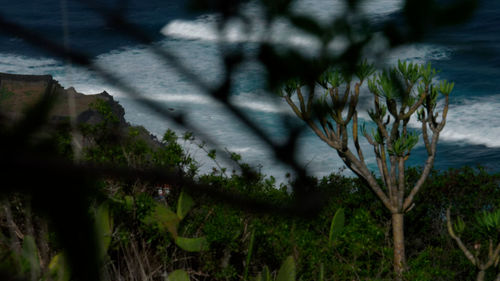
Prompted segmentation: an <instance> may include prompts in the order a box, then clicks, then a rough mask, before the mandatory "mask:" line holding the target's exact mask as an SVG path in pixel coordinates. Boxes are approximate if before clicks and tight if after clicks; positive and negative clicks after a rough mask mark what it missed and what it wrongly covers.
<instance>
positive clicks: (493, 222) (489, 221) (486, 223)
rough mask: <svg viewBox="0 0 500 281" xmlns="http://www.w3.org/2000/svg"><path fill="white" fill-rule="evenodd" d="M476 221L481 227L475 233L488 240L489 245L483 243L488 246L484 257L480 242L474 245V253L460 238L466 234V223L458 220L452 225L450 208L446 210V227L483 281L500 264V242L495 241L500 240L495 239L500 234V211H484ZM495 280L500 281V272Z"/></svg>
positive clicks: (480, 280)
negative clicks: (489, 269)
mask: <svg viewBox="0 0 500 281" xmlns="http://www.w3.org/2000/svg"><path fill="white" fill-rule="evenodd" d="M476 220H477V226H479V228H478V229H475V231H476V232H480V233H481V234H483V236H486V238H487V239H488V243H483V244H487V245H488V247H487V254H486V255H484V254H485V253H484V252H485V250H483V253H481V243H480V242H479V241H476V242H475V243H474V246H473V250H472V251H471V250H469V248H467V246H466V244H465V243H464V242H462V239H461V238H460V236H459V235H460V233H462V232H464V230H465V222H464V221H463V219H462V218H458V220H457V222H456V223H455V224H452V221H451V215H450V207H448V209H447V210H446V226H447V229H448V233H449V234H450V236H451V238H453V240H455V242H456V243H457V245H458V247H459V248H460V250H462V252H463V253H464V255H465V257H467V259H468V260H469V261H470V262H471V263H472V264H473V265H475V266H476V268H477V269H478V272H477V277H476V280H477V281H483V280H484V277H485V275H486V270H487V269H488V268H490V267H491V266H493V267H497V266H498V264H499V262H500V241H498V242H497V241H495V240H498V239H495V237H498V234H499V233H500V209H497V210H496V211H494V212H486V211H483V212H482V213H481V214H479V215H476ZM455 232H457V233H455ZM485 234H486V235H485ZM495 243H497V244H496V246H494V245H495ZM483 248H486V247H483ZM481 254H483V256H486V257H487V259H484V258H481V257H480V255H481ZM495 280H496V281H499V280H500V272H499V273H498V275H497V277H496V279H495Z"/></svg>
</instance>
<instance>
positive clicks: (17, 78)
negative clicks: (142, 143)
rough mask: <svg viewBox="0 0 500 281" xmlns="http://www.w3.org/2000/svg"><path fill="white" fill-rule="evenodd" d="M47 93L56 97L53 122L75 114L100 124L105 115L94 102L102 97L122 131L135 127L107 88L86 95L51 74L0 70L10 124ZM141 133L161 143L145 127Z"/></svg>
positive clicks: (2, 104)
mask: <svg viewBox="0 0 500 281" xmlns="http://www.w3.org/2000/svg"><path fill="white" fill-rule="evenodd" d="M46 95H51V96H52V97H54V98H55V99H54V100H55V102H54V104H53V105H52V107H51V110H50V113H49V116H48V117H49V123H50V124H57V123H60V122H67V121H70V120H71V117H74V119H73V120H74V121H75V122H76V123H91V124H95V123H98V122H100V121H101V120H102V118H103V117H102V116H101V115H100V113H99V112H97V110H96V109H94V108H93V106H92V104H95V103H96V102H97V101H98V100H101V101H104V102H106V103H107V104H108V105H109V106H110V108H111V111H112V112H113V114H114V115H115V116H116V117H117V118H118V122H119V128H120V130H121V131H122V132H126V131H127V130H128V128H130V127H131V125H130V124H129V123H128V122H127V121H126V120H125V117H124V116H125V110H124V109H123V107H122V106H121V105H120V104H119V103H118V102H117V101H115V100H114V99H113V97H112V96H111V95H110V94H108V93H107V92H105V91H103V92H102V93H100V94H94V95H85V94H82V93H78V92H77V91H76V90H75V89H74V88H73V87H70V88H67V89H64V88H63V87H62V86H61V85H60V84H59V83H58V82H57V81H56V80H54V79H53V78H52V76H51V75H19V74H6V73H0V117H2V119H3V120H7V122H9V123H14V122H16V121H17V120H19V119H21V118H22V117H23V115H24V113H25V112H26V110H27V109H29V108H30V107H31V106H33V105H34V104H36V103H37V102H38V101H40V100H41V99H42V98H43V97H44V96H46ZM141 135H142V136H141V137H142V138H144V139H146V140H147V141H148V142H149V143H150V144H151V145H158V144H159V142H158V141H157V139H156V137H154V136H152V135H151V134H150V133H149V132H148V131H146V130H145V129H143V130H141Z"/></svg>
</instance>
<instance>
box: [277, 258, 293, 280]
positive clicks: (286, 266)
mask: <svg viewBox="0 0 500 281" xmlns="http://www.w3.org/2000/svg"><path fill="white" fill-rule="evenodd" d="M276 281H295V261H294V260H293V257H292V256H288V257H287V258H286V259H285V261H284V262H283V264H282V265H281V267H280V270H279V271H278V276H277V277H276Z"/></svg>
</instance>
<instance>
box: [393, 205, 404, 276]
mask: <svg viewBox="0 0 500 281" xmlns="http://www.w3.org/2000/svg"><path fill="white" fill-rule="evenodd" d="M403 216H404V215H403V214H402V213H394V214H392V237H393V239H394V263H393V265H394V272H395V274H396V280H397V281H401V280H403V272H404V270H405V267H406V257H405V235H404V217H403Z"/></svg>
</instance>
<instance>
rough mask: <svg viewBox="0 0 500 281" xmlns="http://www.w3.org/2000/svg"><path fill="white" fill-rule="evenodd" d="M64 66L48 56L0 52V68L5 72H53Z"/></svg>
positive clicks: (38, 73)
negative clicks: (27, 55)
mask: <svg viewBox="0 0 500 281" xmlns="http://www.w3.org/2000/svg"><path fill="white" fill-rule="evenodd" d="M62 68H64V66H63V64H61V63H60V62H59V61H57V60H54V59H50V58H30V57H26V56H21V55H16V54H0V70H1V71H2V72H7V73H23V74H37V75H40V74H53V73H54V71H60V70H61V69H62Z"/></svg>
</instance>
